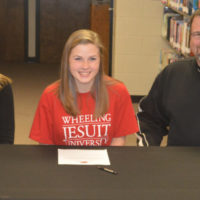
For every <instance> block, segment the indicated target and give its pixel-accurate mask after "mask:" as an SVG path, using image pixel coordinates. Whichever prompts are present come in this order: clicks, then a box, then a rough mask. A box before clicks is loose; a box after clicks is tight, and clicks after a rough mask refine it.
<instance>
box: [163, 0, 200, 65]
mask: <svg viewBox="0 0 200 200" xmlns="http://www.w3.org/2000/svg"><path fill="white" fill-rule="evenodd" d="M161 3H162V4H163V6H164V8H163V23H162V37H163V39H164V40H165V41H166V42H167V44H168V46H169V48H168V49H162V50H161V61H160V62H161V68H163V67H165V66H166V65H167V64H169V63H171V62H174V61H176V60H179V59H182V58H185V57H189V56H191V52H190V47H189V38H190V26H189V20H190V16H191V15H192V13H193V12H195V10H197V9H200V0H161Z"/></svg>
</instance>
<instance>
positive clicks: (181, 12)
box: [162, 3, 191, 17]
mask: <svg viewBox="0 0 200 200" xmlns="http://www.w3.org/2000/svg"><path fill="white" fill-rule="evenodd" d="M162 4H163V5H164V6H167V7H168V8H170V9H172V10H173V11H174V12H176V13H178V14H180V15H183V16H184V17H191V15H189V14H187V13H185V12H183V11H180V10H177V9H176V8H173V7H172V6H170V5H168V4H166V3H162Z"/></svg>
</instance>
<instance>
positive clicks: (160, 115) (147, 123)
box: [137, 73, 169, 146]
mask: <svg viewBox="0 0 200 200" xmlns="http://www.w3.org/2000/svg"><path fill="white" fill-rule="evenodd" d="M163 76H164V74H162V73H161V74H159V75H158V76H157V78H156V80H155V81H154V83H153V86H152V88H151V90H150V92H149V94H148V95H147V96H146V97H144V98H143V99H142V100H141V102H140V103H139V112H138V113H137V117H138V121H139V126H140V132H138V133H137V144H138V146H152V145H154V146H158V145H160V143H161V141H162V138H163V136H165V135H167V134H168V125H169V120H168V117H167V116H166V112H165V109H164V106H163V91H164V90H165V88H164V80H163V78H164V77H163Z"/></svg>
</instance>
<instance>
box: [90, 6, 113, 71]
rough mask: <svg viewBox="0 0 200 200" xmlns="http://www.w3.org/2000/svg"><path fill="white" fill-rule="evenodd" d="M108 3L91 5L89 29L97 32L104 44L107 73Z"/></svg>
mask: <svg viewBox="0 0 200 200" xmlns="http://www.w3.org/2000/svg"><path fill="white" fill-rule="evenodd" d="M109 8H110V5H109V3H105V4H92V6H91V22H90V24H91V29H92V30H94V31H95V32H97V33H99V35H100V37H101V39H102V42H103V44H104V46H105V49H106V51H105V55H104V63H105V72H106V74H108V73H109V45H110V36H109V34H110V13H109Z"/></svg>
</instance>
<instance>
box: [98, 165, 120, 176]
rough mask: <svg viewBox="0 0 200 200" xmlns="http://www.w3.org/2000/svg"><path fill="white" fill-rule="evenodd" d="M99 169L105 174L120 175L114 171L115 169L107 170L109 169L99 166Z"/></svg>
mask: <svg viewBox="0 0 200 200" xmlns="http://www.w3.org/2000/svg"><path fill="white" fill-rule="evenodd" d="M97 168H98V169H100V170H103V171H105V172H108V173H111V174H114V175H117V174H118V172H116V171H114V170H113V169H109V168H107V167H99V166H98V167H97Z"/></svg>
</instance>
